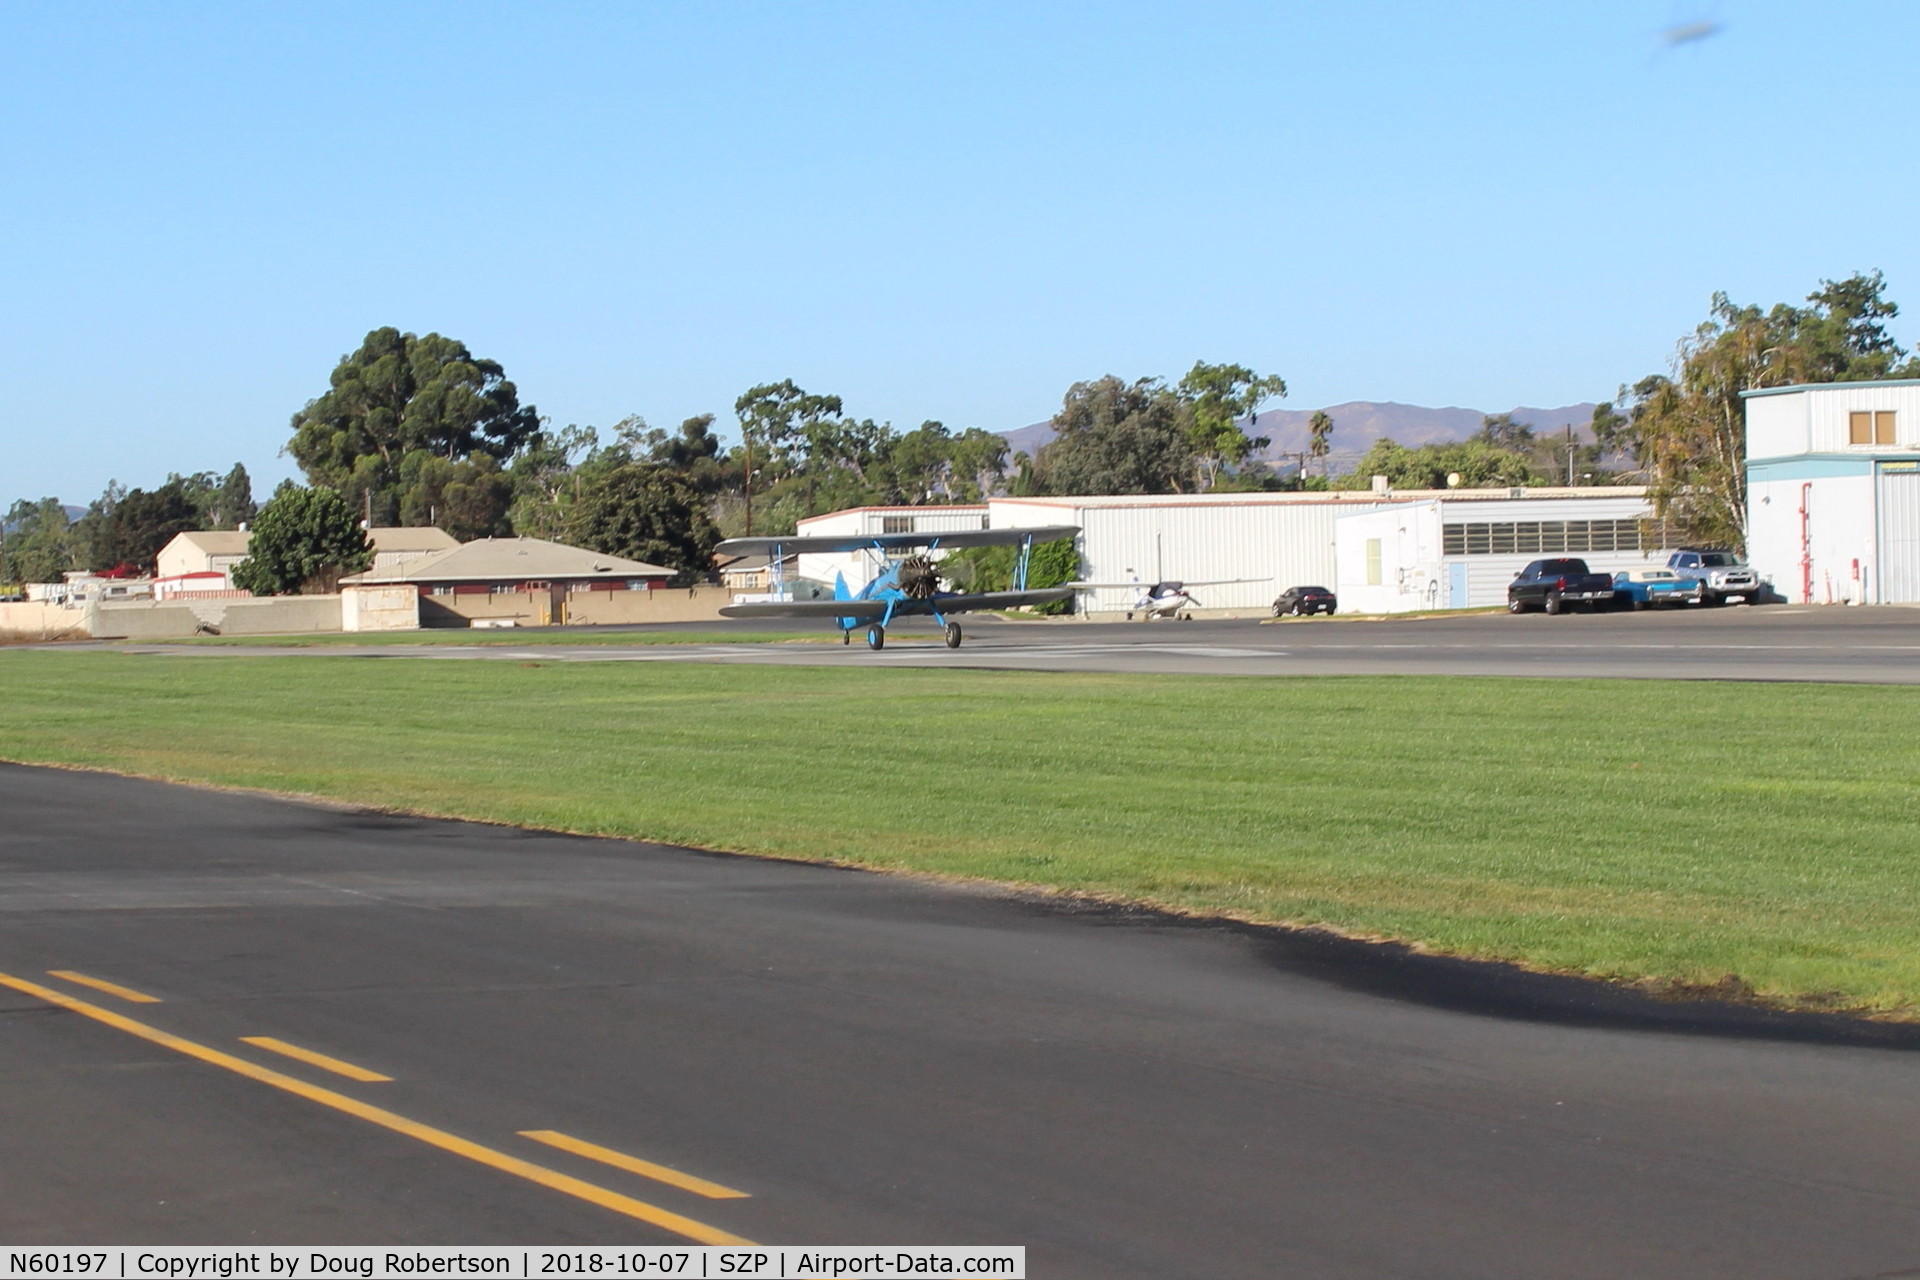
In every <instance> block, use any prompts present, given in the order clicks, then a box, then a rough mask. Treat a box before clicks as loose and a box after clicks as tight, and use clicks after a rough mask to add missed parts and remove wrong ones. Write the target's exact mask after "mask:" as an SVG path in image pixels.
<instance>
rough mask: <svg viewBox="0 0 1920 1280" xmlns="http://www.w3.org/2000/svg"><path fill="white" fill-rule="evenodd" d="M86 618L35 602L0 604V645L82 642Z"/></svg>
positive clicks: (58, 607) (50, 605) (80, 612)
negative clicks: (25, 642) (27, 642)
mask: <svg viewBox="0 0 1920 1280" xmlns="http://www.w3.org/2000/svg"><path fill="white" fill-rule="evenodd" d="M86 622H87V615H86V613H85V611H83V610H80V609H64V608H62V607H60V606H59V605H57V604H42V603H39V602H37V601H29V602H26V603H7V604H0V641H7V640H12V641H19V640H82V639H85V638H86V636H87V634H88V632H87V628H86Z"/></svg>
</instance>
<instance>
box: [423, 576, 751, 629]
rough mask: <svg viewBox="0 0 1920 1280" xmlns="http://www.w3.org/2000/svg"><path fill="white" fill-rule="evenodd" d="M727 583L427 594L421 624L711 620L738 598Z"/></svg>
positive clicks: (591, 624)
mask: <svg viewBox="0 0 1920 1280" xmlns="http://www.w3.org/2000/svg"><path fill="white" fill-rule="evenodd" d="M732 599H733V595H732V593H731V592H729V591H728V590H727V589H726V588H724V587H708V586H701V587H694V588H691V589H688V588H685V587H661V588H660V589H658V590H655V591H571V592H566V593H564V594H562V593H558V592H555V593H549V592H545V591H534V592H526V591H493V592H486V593H479V592H476V593H473V594H471V595H445V596H436V595H423V596H421V597H420V625H421V626H423V627H469V626H474V625H476V624H485V623H491V624H493V625H495V626H499V625H503V624H506V623H509V622H510V623H512V624H513V625H514V626H518V627H545V626H560V625H565V624H575V625H580V626H606V625H609V624H619V623H644V622H706V621H708V620H711V619H717V618H719V616H720V606H721V605H723V604H728V603H730V602H731V601H732Z"/></svg>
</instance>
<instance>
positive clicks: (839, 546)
mask: <svg viewBox="0 0 1920 1280" xmlns="http://www.w3.org/2000/svg"><path fill="white" fill-rule="evenodd" d="M1079 532H1080V530H1079V529H1078V528H1077V527H1075V526H1073V525H1046V526H1042V527H1041V528H1037V529H963V530H956V531H954V532H952V533H878V534H847V535H845V536H841V537H833V536H821V537H801V536H790V537H773V538H729V539H727V540H726V541H725V542H722V543H721V544H720V545H719V546H718V547H716V548H714V550H715V551H716V552H717V553H718V554H720V555H737V556H766V557H767V562H768V565H769V566H770V569H771V572H772V576H773V594H774V595H776V596H779V595H784V594H786V591H785V570H786V566H787V564H788V562H789V561H792V560H793V559H794V558H795V557H798V556H801V555H805V554H809V553H827V554H831V553H834V552H846V551H865V552H869V553H871V554H872V555H873V556H875V557H876V558H877V559H878V560H879V562H880V571H879V572H878V573H877V574H875V575H874V577H873V579H872V580H871V581H870V582H868V583H867V584H866V585H865V586H863V587H861V588H860V589H859V590H858V591H851V590H849V589H848V588H847V584H846V580H845V579H844V578H836V580H835V582H834V584H833V599H831V600H778V599H776V600H768V601H763V602H754V603H749V604H730V605H726V606H725V607H723V608H722V609H721V610H720V612H721V614H722V616H724V617H728V618H831V619H833V621H834V624H835V625H836V626H838V627H839V628H840V641H841V643H842V644H851V643H852V642H853V633H854V632H855V631H856V630H857V629H859V628H860V627H862V626H864V627H866V629H867V647H868V648H871V649H879V648H882V647H884V646H885V644H886V643H887V628H888V627H889V626H891V625H892V623H893V620H894V619H895V618H910V617H923V616H924V617H931V618H932V619H933V620H934V621H935V622H937V623H938V624H940V626H941V628H942V629H943V630H944V631H945V632H946V639H947V647H948V648H949V649H958V648H959V647H960V624H959V623H957V622H950V621H948V619H947V615H949V614H955V613H971V612H974V611H976V610H979V609H1017V608H1019V607H1020V606H1021V605H1030V604H1052V603H1053V602H1054V601H1056V600H1067V599H1071V598H1072V596H1073V588H1072V587H1039V588H1034V589H1031V590H1029V589H1028V587H1027V564H1028V562H1029V561H1030V560H1032V558H1033V548H1034V546H1035V545H1036V544H1038V543H1042V542H1053V541H1055V540H1056V539H1059V538H1071V537H1075V536H1076V535H1078V534H1079ZM960 547H1018V548H1020V555H1019V557H1018V558H1017V559H1016V560H1015V562H1014V568H1013V590H1011V591H979V592H971V593H968V592H953V591H942V590H940V577H941V574H940V570H939V567H938V566H937V565H935V564H934V561H933V556H932V553H933V552H935V551H938V550H942V549H957V548H960ZM902 553H906V554H902Z"/></svg>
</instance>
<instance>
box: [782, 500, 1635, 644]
mask: <svg viewBox="0 0 1920 1280" xmlns="http://www.w3.org/2000/svg"><path fill="white" fill-rule="evenodd" d="M1648 515H1649V511H1648V508H1647V503H1646V499H1645V496H1644V491H1643V490H1641V489H1637V488H1605V487H1574V488H1539V489H1455V490H1430V489H1419V490H1391V489H1385V488H1377V489H1371V490H1368V489H1345V490H1330V491H1326V492H1307V493H1205V494H1153V495H1115V496H1098V497H1046V498H993V499H990V500H989V501H988V502H986V503H984V504H976V505H971V506H952V507H854V508H850V509H848V510H845V511H835V512H831V513H829V514H827V515H823V516H815V517H813V518H811V519H807V520H803V521H801V522H800V525H799V528H798V530H797V533H798V534H800V535H849V534H882V533H915V534H928V535H934V534H939V533H948V532H954V531H958V530H964V529H982V528H993V529H1008V528H1012V529H1019V528H1033V527H1038V526H1042V525H1077V526H1079V528H1080V529H1081V530H1082V533H1081V536H1080V556H1081V567H1082V570H1083V571H1084V573H1085V575H1086V578H1087V579H1088V580H1090V581H1094V582H1114V583H1126V582H1139V583H1141V584H1142V585H1151V584H1153V583H1155V582H1167V581H1177V582H1203V581H1209V580H1219V579H1242V580H1243V581H1235V582H1223V583H1222V585H1219V586H1214V587H1199V588H1195V592H1194V594H1195V596H1196V597H1197V598H1198V601H1199V603H1200V605H1201V607H1203V608H1205V609H1206V610H1208V611H1212V610H1216V609H1219V610H1231V611H1234V612H1240V613H1252V612H1264V611H1265V610H1266V609H1267V608H1268V607H1269V606H1270V605H1271V604H1272V603H1273V598H1274V597H1275V596H1276V595H1278V594H1279V593H1280V592H1281V591H1282V590H1283V589H1285V588H1287V587H1290V586H1306V585H1316V586H1327V587H1331V588H1333V590H1334V591H1335V592H1336V593H1338V595H1339V596H1340V605H1341V608H1342V609H1343V610H1350V611H1353V612H1361V613H1404V612H1410V611H1413V610H1418V609H1447V608H1456V609H1458V608H1470V607H1483V606H1489V605H1499V604H1503V603H1505V601H1506V590H1507V583H1508V582H1510V581H1511V580H1512V579H1513V576H1514V575H1515V574H1516V573H1518V572H1519V571H1520V569H1521V568H1522V566H1524V565H1525V564H1526V563H1527V561H1529V560H1534V559H1538V558H1539V557H1541V556H1546V555H1569V556H1580V557H1582V558H1584V559H1585V560H1587V562H1588V563H1589V564H1591V565H1592V566H1593V568H1594V569H1595V570H1596V571H1598V572H1606V573H1614V572H1617V571H1619V570H1621V569H1630V568H1637V567H1642V566H1645V565H1647V564H1659V563H1664V562H1665V560H1666V556H1667V551H1668V550H1669V548H1666V547H1664V546H1656V545H1654V544H1655V543H1657V542H1658V541H1660V539H1659V538H1658V537H1657V535H1654V534H1653V533H1652V532H1651V531H1650V527H1649V525H1648V523H1647V517H1648ZM873 570H874V565H873V563H872V561H871V560H870V559H869V558H868V557H867V555H866V553H863V552H848V553H844V554H836V555H817V554H808V555H803V556H801V557H799V563H798V566H797V573H796V574H794V575H792V577H794V578H798V579H800V580H801V581H802V582H811V583H820V584H826V585H829V586H830V585H831V583H832V582H833V579H834V575H835V574H836V573H839V574H844V575H845V577H846V580H847V583H848V585H849V586H852V587H856V588H857V587H858V586H859V584H860V583H862V582H864V581H865V580H866V579H867V578H868V577H870V576H872V573H873ZM790 580H791V579H790ZM793 586H794V587H795V588H796V589H797V591H799V592H802V593H804V592H805V591H806V590H807V589H806V588H805V587H803V586H801V585H800V583H799V582H795V583H793ZM1137 594H1138V593H1137V592H1136V591H1134V590H1131V589H1128V588H1124V587H1116V588H1108V589H1105V590H1099V591H1088V592H1086V593H1084V594H1083V596H1082V598H1081V600H1080V601H1079V608H1080V609H1081V610H1082V611H1083V612H1086V613H1121V612H1124V611H1126V610H1128V609H1130V608H1131V607H1132V605H1133V602H1134V599H1135V597H1136V595H1137Z"/></svg>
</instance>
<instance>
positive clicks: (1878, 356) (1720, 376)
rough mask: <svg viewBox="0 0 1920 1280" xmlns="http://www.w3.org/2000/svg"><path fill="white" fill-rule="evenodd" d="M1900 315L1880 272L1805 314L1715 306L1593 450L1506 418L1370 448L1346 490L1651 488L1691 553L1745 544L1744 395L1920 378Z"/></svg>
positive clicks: (1612, 415)
mask: <svg viewBox="0 0 1920 1280" xmlns="http://www.w3.org/2000/svg"><path fill="white" fill-rule="evenodd" d="M1899 314H1900V308H1899V306H1898V305H1897V304H1896V303H1894V302H1893V300H1892V299H1890V298H1888V297H1887V295H1886V280H1885V278H1884V277H1883V276H1882V275H1881V273H1880V272H1878V271H1872V272H1856V273H1855V274H1853V275H1851V276H1848V277H1846V278H1845V279H1843V280H1822V281H1821V282H1820V287H1819V288H1817V289H1815V290H1814V291H1813V292H1812V293H1809V294H1808V295H1807V297H1806V299H1805V301H1804V302H1803V303H1799V304H1795V303H1784V302H1783V303H1777V304H1775V305H1774V306H1772V307H1769V308H1764V309H1763V308H1761V307H1759V306H1754V305H1749V304H1742V303H1736V302H1734V301H1732V300H1731V299H1730V298H1729V297H1728V296H1727V295H1726V294H1725V293H1716V294H1714V295H1713V299H1712V302H1711V304H1710V305H1709V307H1708V314H1707V318H1706V319H1705V320H1704V321H1702V322H1701V323H1700V324H1699V326H1698V327H1696V328H1695V329H1694V330H1693V332H1691V333H1689V334H1687V335H1686V336H1685V337H1683V338H1682V339H1681V340H1680V341H1679V343H1678V344H1677V346H1676V350H1675V354H1674V358H1673V362H1672V364H1671V366H1670V367H1669V368H1668V370H1667V371H1666V372H1664V373H1654V374H1648V375H1646V376H1644V377H1642V378H1639V379H1638V380H1636V381H1635V382H1633V383H1631V384H1623V385H1622V386H1621V387H1620V389H1619V390H1618V392H1616V393H1615V395H1614V396H1613V398H1612V399H1610V400H1607V401H1603V402H1602V403H1600V404H1598V405H1596V406H1595V408H1594V413H1593V421H1592V424H1591V428H1590V433H1589V435H1588V437H1586V438H1584V439H1581V440H1578V441H1574V442H1572V448H1571V452H1570V453H1569V449H1568V444H1567V442H1566V441H1563V440H1558V439H1556V438H1555V437H1554V436H1553V435H1551V434H1548V435H1545V436H1539V435H1536V434H1535V433H1534V432H1533V431H1532V430H1531V429H1530V428H1528V427H1526V426H1525V425H1524V424H1520V423H1516V422H1514V421H1513V420H1512V419H1511V417H1509V416H1507V415H1505V414H1501V415H1497V416H1494V417H1489V418H1487V419H1486V420H1485V423H1484V425H1483V426H1482V428H1481V429H1480V431H1479V432H1477V433H1476V434H1475V435H1474V436H1473V437H1472V438H1471V439H1468V440H1465V441H1461V442H1458V443H1453V444H1434V445H1426V446H1423V447H1421V448H1417V449H1410V448H1406V447H1404V446H1402V445H1398V444H1396V443H1394V442H1393V441H1391V440H1380V441H1377V442H1375V444H1374V446H1373V448H1372V449H1371V450H1370V451H1369V452H1368V453H1367V455H1366V456H1365V457H1363V458H1362V459H1361V460H1360V462H1359V464H1358V466H1357V467H1356V468H1355V469H1354V471H1353V473H1352V474H1351V475H1350V476H1349V477H1347V479H1346V481H1345V483H1346V484H1347V485H1350V486H1351V487H1354V488H1364V487H1366V486H1367V485H1368V484H1369V483H1370V481H1371V477H1373V476H1375V475H1384V476H1386V477H1388V480H1389V482H1390V483H1391V484H1393V486H1394V487H1396V488H1408V489H1413V488H1420V489H1432V488H1444V487H1446V486H1447V481H1448V478H1449V476H1451V475H1458V476H1460V478H1461V484H1462V485H1463V486H1464V487H1467V488H1484V487H1505V486H1508V485H1533V484H1553V483H1562V484H1569V483H1576V482H1577V483H1595V484H1634V485H1644V486H1645V487H1646V489H1647V498H1648V501H1649V503H1650V504H1651V506H1652V508H1653V515H1654V517H1655V518H1656V519H1658V520H1661V521H1664V522H1665V523H1666V524H1667V525H1669V526H1670V527H1671V528H1672V529H1673V530H1674V531H1675V532H1676V534H1677V536H1678V537H1679V538H1680V539H1681V540H1682V541H1684V542H1687V543H1689V544H1698V545H1703V546H1716V547H1727V548H1731V549H1734V550H1742V549H1744V547H1745V544H1746V528H1747V475H1746V415H1745V408H1744V404H1743V401H1742V399H1741V394H1742V393H1743V392H1746V391H1750V390H1755V389H1759V388H1763V387H1784V386H1794V385H1799V384H1806V383H1822V382H1876V381H1881V380H1884V379H1891V378H1920V358H1917V357H1915V356H1914V355H1913V354H1911V353H1910V352H1908V351H1907V350H1906V349H1905V348H1904V347H1902V346H1901V345H1900V344H1899V343H1898V342H1897V341H1896V340H1895V339H1894V337H1893V335H1892V334H1891V333H1889V332H1888V329H1887V323H1888V322H1889V321H1891V320H1893V319H1894V318H1895V317H1896V316H1898V315H1899Z"/></svg>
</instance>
